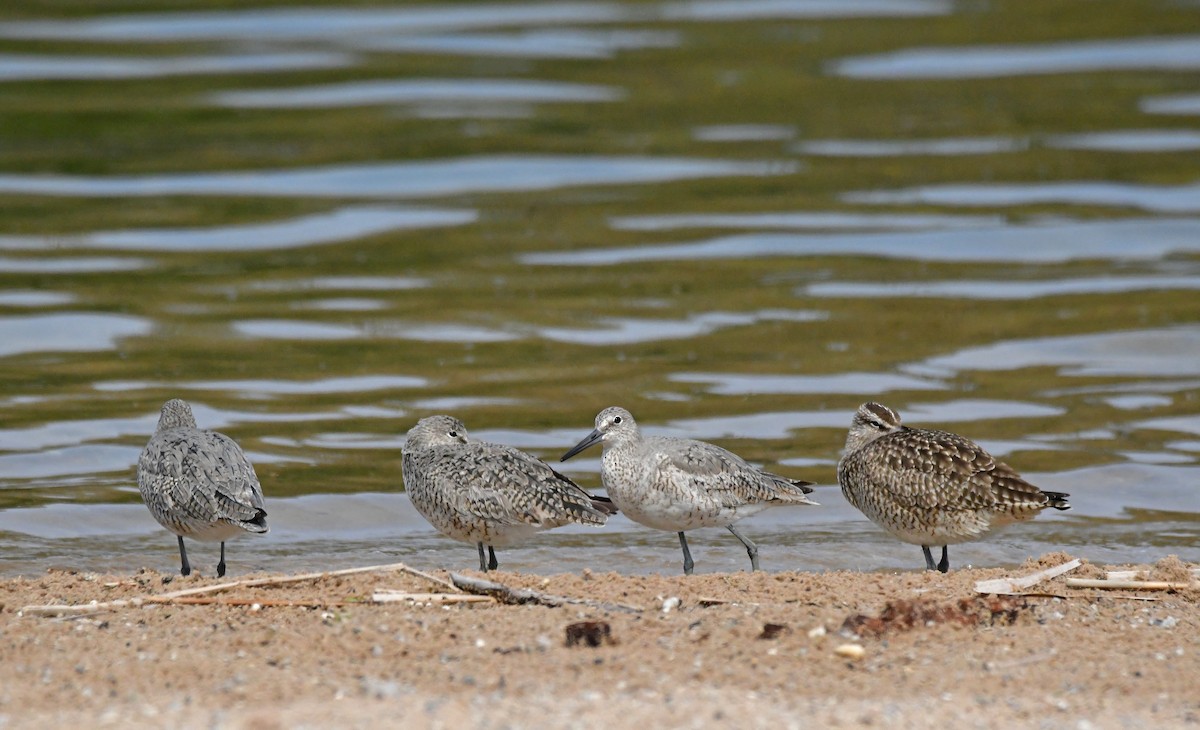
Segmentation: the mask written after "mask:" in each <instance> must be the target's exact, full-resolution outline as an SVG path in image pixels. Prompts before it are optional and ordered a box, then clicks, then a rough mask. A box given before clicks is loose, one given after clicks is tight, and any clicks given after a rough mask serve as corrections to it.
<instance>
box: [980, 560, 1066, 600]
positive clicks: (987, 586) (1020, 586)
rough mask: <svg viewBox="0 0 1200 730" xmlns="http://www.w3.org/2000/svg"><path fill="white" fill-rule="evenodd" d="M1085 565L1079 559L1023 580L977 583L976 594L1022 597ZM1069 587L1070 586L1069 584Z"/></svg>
mask: <svg viewBox="0 0 1200 730" xmlns="http://www.w3.org/2000/svg"><path fill="white" fill-rule="evenodd" d="M1082 564H1083V563H1082V562H1081V561H1080V560H1079V558H1075V559H1074V560H1069V561H1067V562H1065V563H1063V564H1062V565H1056V566H1054V567H1053V568H1046V569H1045V570H1039V571H1038V572H1036V573H1031V574H1029V575H1027V576H1024V577H1021V578H995V579H992V580H980V581H976V582H975V592H976V593H997V594H1007V595H1020V594H1021V593H1022V591H1024V590H1025V589H1026V588H1029V587H1030V586H1035V585H1037V584H1038V583H1041V582H1042V581H1044V580H1050V579H1051V578H1055V577H1057V576H1060V575H1062V574H1063V573H1066V572H1069V571H1072V570H1075V569H1076V568H1078V567H1079V566H1080V565H1082ZM1068 585H1069V584H1068Z"/></svg>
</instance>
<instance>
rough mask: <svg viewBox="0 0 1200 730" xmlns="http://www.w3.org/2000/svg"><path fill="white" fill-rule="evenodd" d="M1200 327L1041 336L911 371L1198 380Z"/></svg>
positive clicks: (935, 361) (951, 357) (936, 360)
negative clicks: (1051, 369) (1051, 370)
mask: <svg viewBox="0 0 1200 730" xmlns="http://www.w3.org/2000/svg"><path fill="white" fill-rule="evenodd" d="M1197 352H1200V326H1180V327H1163V328H1161V329H1144V330H1130V331H1126V332H1103V333H1099V334H1092V335H1070V336H1065V337H1036V338H1031V339H1023V340H1009V341H1007V342H998V343H996V344H993V345H985V346H982V347H970V348H966V349H963V350H959V351H958V352H956V353H954V354H952V355H943V356H939V357H934V358H930V359H929V360H926V361H924V362H923V363H921V364H919V365H916V366H913V367H912V368H911V370H910V371H911V372H916V373H921V374H925V373H929V374H932V375H941V376H943V377H949V376H951V375H953V374H954V373H956V372H959V371H963V370H1015V369H1017V368H1027V367H1048V366H1058V367H1060V368H1061V373H1062V374H1063V375H1073V376H1097V375H1103V376H1137V377H1146V378H1152V377H1194V376H1198V375H1200V358H1197V357H1196V353H1197Z"/></svg>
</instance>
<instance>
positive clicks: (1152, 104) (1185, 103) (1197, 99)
mask: <svg viewBox="0 0 1200 730" xmlns="http://www.w3.org/2000/svg"><path fill="white" fill-rule="evenodd" d="M1138 106H1139V108H1140V109H1141V110H1142V111H1143V112H1145V113H1146V114H1189V115H1191V114H1200V94H1171V95H1167V96H1151V97H1147V98H1145V99H1142V101H1141V103H1140V104H1138Z"/></svg>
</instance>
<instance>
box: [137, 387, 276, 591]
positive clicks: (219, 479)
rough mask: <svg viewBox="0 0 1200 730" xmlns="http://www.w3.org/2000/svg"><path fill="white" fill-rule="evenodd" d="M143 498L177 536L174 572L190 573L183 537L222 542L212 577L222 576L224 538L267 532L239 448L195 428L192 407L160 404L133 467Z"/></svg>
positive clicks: (257, 491) (258, 494) (256, 488)
mask: <svg viewBox="0 0 1200 730" xmlns="http://www.w3.org/2000/svg"><path fill="white" fill-rule="evenodd" d="M137 478H138V489H139V490H140V491H141V493H142V501H144V502H145V503H146V507H148V508H149V509H150V514H152V515H154V519H156V520H158V524H160V525H162V526H163V527H165V528H167V529H168V530H170V531H171V532H173V533H175V535H176V536H177V537H178V539H179V560H180V563H181V566H180V569H179V572H180V573H182V574H183V575H189V574H191V572H192V566H191V564H190V563H188V558H187V550H186V549H184V547H183V538H185V537H189V538H192V539H193V540H203V541H206V542H218V541H219V542H220V543H221V562H219V563H217V575H218V576H223V575H225V541H226V540H228V539H229V538H231V537H234V536H235V535H239V534H241V533H243V532H255V533H264V532H266V531H267V529H268V528H267V511H266V510H265V509H263V494H262V486H261V485H260V484H259V483H258V476H256V475H255V473H254V467H253V466H251V465H250V462H249V461H248V460H247V459H246V455H245V454H244V453H242V449H241V447H239V446H238V445H237V443H236V442H234V440H233V439H231V438H229V437H228V436H226V435H224V434H220V433H217V432H216V431H202V430H200V429H198V428H196V418H195V416H193V415H192V407H191V406H189V405H188V404H187V403H186V402H184V401H182V400H178V399H175V400H169V401H167V402H166V403H164V404H163V407H162V413H161V414H160V415H159V417H158V428H157V429H156V430H155V431H154V435H153V436H151V437H150V443H148V444H146V448H145V449H144V450H143V451H142V456H141V458H140V459H138V468H137Z"/></svg>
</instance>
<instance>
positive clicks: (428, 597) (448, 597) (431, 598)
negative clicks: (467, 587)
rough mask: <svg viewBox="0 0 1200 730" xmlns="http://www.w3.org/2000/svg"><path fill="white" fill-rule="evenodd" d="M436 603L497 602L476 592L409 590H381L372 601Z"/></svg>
mask: <svg viewBox="0 0 1200 730" xmlns="http://www.w3.org/2000/svg"><path fill="white" fill-rule="evenodd" d="M402 601H412V602H413V603H436V604H439V605H451V604H455V603H495V602H496V599H495V598H493V597H492V596H480V595H476V594H474V593H409V592H407V591H394V590H381V591H375V593H373V594H371V602H372V603H400V602H402Z"/></svg>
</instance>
